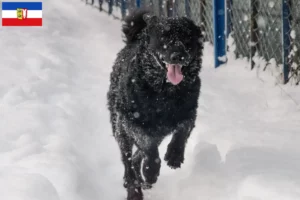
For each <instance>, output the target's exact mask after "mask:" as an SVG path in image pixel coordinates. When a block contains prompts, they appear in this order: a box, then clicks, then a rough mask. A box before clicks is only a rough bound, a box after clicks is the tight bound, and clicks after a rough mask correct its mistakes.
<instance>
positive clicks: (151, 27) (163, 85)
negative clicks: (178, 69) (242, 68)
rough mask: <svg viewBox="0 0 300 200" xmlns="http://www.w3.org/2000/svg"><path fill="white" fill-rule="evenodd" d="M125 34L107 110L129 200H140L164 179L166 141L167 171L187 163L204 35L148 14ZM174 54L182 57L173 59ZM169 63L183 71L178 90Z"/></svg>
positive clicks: (135, 17) (185, 23)
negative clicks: (162, 153)
mask: <svg viewBox="0 0 300 200" xmlns="http://www.w3.org/2000/svg"><path fill="white" fill-rule="evenodd" d="M123 32H124V34H125V37H126V46H125V48H123V49H122V50H121V51H120V52H119V54H118V56H117V59H116V61H115V64H114V66H113V71H112V73H111V77H110V81H111V83H110V88H109V92H108V106H109V111H110V119H111V124H112V129H113V134H114V136H115V138H116V140H117V142H118V144H119V147H120V150H121V157H122V161H123V164H124V167H125V174H124V186H125V187H126V188H127V190H128V197H127V198H128V199H129V200H133V199H135V200H141V199H142V198H143V197H142V196H143V195H142V192H141V187H143V188H144V189H145V188H151V185H152V184H154V183H155V182H156V181H157V178H158V176H159V171H160V165H161V160H160V157H159V152H158V146H159V145H160V143H161V142H162V140H163V139H164V138H165V136H167V135H169V134H173V138H172V140H171V142H170V144H169V145H168V149H167V152H166V154H165V157H164V159H165V161H166V162H167V164H168V166H170V167H171V168H174V169H175V168H179V167H181V164H182V163H183V161H184V150H185V144H186V142H187V140H188V138H189V136H190V133H191V131H192V130H193V128H194V126H195V119H196V110H197V107H198V103H197V102H198V97H199V93H200V85H201V84H200V78H199V72H200V69H201V63H202V60H201V57H202V49H203V44H202V40H201V39H202V34H201V31H200V28H199V27H198V26H196V25H195V24H194V22H193V21H191V20H189V19H187V18H185V17H182V18H158V17H156V16H152V15H151V13H149V12H148V11H147V10H137V11H135V12H133V13H132V14H131V15H130V16H128V17H127V18H126V19H125V24H124V25H123ZM174 52H175V53H176V55H180V56H179V57H178V56H177V57H176V58H174V56H172V55H174ZM165 62H167V63H174V62H176V63H175V64H180V65H181V66H182V74H183V75H184V78H183V80H182V81H181V82H180V83H179V84H178V85H173V84H171V83H169V82H168V81H167V79H166V73H167V69H166V65H165ZM133 145H135V146H136V147H137V151H136V152H135V153H134V155H133V154H132V153H133V152H132V148H133ZM142 160H144V164H143V166H141V162H142ZM141 171H142V173H143V175H144V179H145V180H143V178H142V175H141ZM135 191H138V192H135Z"/></svg>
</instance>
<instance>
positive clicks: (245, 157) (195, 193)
mask: <svg viewBox="0 0 300 200" xmlns="http://www.w3.org/2000/svg"><path fill="white" fill-rule="evenodd" d="M189 159H191V158H189ZM193 159H194V160H193V164H192V167H191V168H190V170H180V171H178V172H175V173H173V174H171V175H168V176H164V175H163V174H162V175H161V177H160V179H159V181H158V183H157V185H156V186H155V187H154V188H153V189H152V191H149V192H147V195H148V199H153V197H154V199H156V200H164V199H165V197H166V196H167V197H169V198H168V199H172V200H177V199H178V200H179V199H195V200H197V199H203V198H204V199H220V197H222V196H224V195H225V196H227V197H228V196H229V194H230V193H236V192H237V190H238V188H239V187H241V185H242V184H244V183H245V181H246V180H248V179H249V177H250V178H253V177H260V178H261V180H267V181H265V183H266V184H267V185H268V184H269V183H270V184H273V183H281V182H282V181H283V182H292V183H293V184H296V185H298V186H300V173H299V171H300V155H299V154H297V153H296V152H293V151H283V150H280V149H274V148H266V147H240V148H235V149H232V150H230V151H229V152H228V153H227V155H226V159H225V161H222V159H221V156H220V152H219V150H218V148H217V146H216V145H214V144H208V143H199V144H197V146H196V147H195V149H194V155H193ZM249 198H250V197H249ZM250 199H251V198H250ZM146 200H147V196H146Z"/></svg>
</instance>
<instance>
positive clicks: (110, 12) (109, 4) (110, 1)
mask: <svg viewBox="0 0 300 200" xmlns="http://www.w3.org/2000/svg"><path fill="white" fill-rule="evenodd" d="M113 5H114V1H113V0H109V1H108V14H109V15H111V14H112V12H113Z"/></svg>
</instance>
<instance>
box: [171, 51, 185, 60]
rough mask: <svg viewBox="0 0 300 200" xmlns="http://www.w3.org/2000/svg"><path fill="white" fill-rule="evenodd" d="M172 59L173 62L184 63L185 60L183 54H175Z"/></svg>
mask: <svg viewBox="0 0 300 200" xmlns="http://www.w3.org/2000/svg"><path fill="white" fill-rule="evenodd" d="M170 59H171V61H172V62H179V61H182V59H184V57H183V55H182V53H180V52H173V53H172V54H171V56H170Z"/></svg>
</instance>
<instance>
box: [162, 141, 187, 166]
mask: <svg viewBox="0 0 300 200" xmlns="http://www.w3.org/2000/svg"><path fill="white" fill-rule="evenodd" d="M165 161H166V162H167V165H168V166H169V167H171V168H172V169H177V168H180V167H181V164H183V161H184V151H183V150H182V149H180V148H178V147H172V146H169V147H168V150H167V153H166V155H165Z"/></svg>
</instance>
